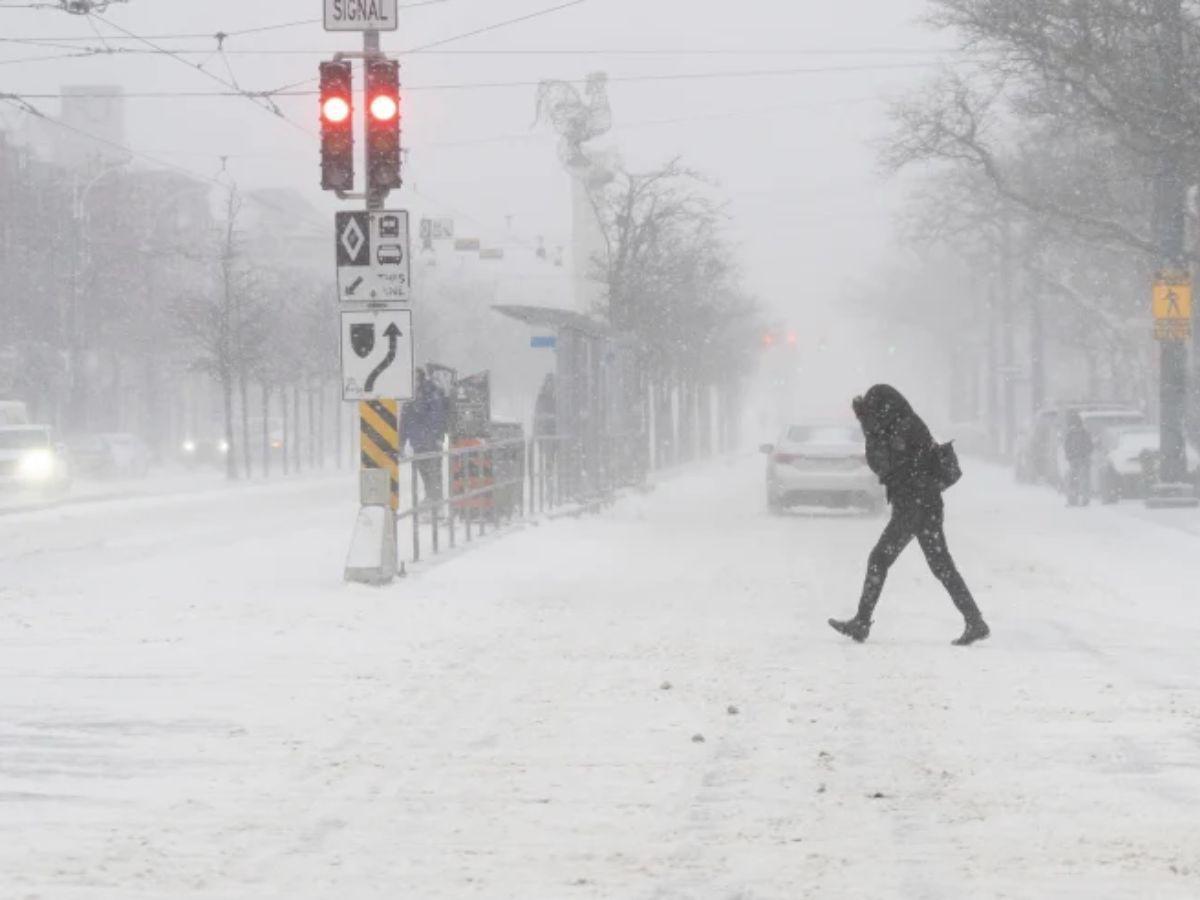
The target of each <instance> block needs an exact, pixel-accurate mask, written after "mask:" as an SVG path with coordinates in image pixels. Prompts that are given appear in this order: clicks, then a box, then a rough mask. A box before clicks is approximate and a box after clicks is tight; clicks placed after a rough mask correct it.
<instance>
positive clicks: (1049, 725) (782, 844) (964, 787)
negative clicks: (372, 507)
mask: <svg viewBox="0 0 1200 900" xmlns="http://www.w3.org/2000/svg"><path fill="white" fill-rule="evenodd" d="M760 467H761V462H760V461H759V460H757V459H747V460H741V461H738V462H736V463H729V464H718V465H714V466H712V467H709V468H705V469H700V470H695V471H693V472H691V473H688V474H686V475H683V476H680V477H677V478H675V479H673V480H671V481H668V482H666V483H664V484H663V485H661V486H660V487H659V489H658V490H657V491H655V492H654V493H652V494H650V495H647V496H639V497H633V498H629V499H626V500H624V501H622V502H621V503H619V504H618V506H617V507H616V508H615V509H613V510H611V511H609V512H607V513H605V514H604V515H602V516H600V517H596V518H591V519H583V520H580V521H561V522H554V523H549V524H544V525H541V526H539V527H526V528H524V529H522V530H519V531H518V532H517V533H515V534H510V535H507V536H505V537H503V538H502V539H500V540H495V541H492V542H490V543H486V544H484V545H482V546H479V547H477V548H475V549H474V550H472V551H471V552H470V553H468V554H464V555H462V556H459V557H457V558H455V559H453V560H450V561H447V562H444V563H443V564H440V565H438V566H436V567H434V568H432V569H430V570H428V571H425V572H423V573H421V574H420V575H419V576H417V577H414V578H411V579H409V580H407V581H405V582H402V583H400V584H398V585H397V586H395V587H393V588H390V589H387V590H382V591H376V590H371V589H368V588H359V587H346V586H343V585H342V584H341V583H340V573H341V564H342V556H343V553H344V550H345V542H346V539H347V537H348V534H349V527H350V522H351V520H352V518H353V515H354V508H353V506H352V505H351V499H352V497H353V494H354V491H353V486H352V485H351V484H350V483H349V482H348V481H346V480H343V479H327V480H318V481H313V482H306V483H301V484H293V485H277V486H270V487H260V488H251V489H247V490H243V491H223V492H218V493H213V494H211V495H194V496H180V497H167V498H158V499H155V498H144V499H138V500H128V501H121V502H116V503H109V504H93V505H83V506H78V507H73V508H63V509H58V510H47V511H43V512H36V513H23V514H17V515H11V516H6V517H4V518H2V519H0V897H3V898H5V900H7V898H34V897H36V898H46V900H60V898H64V900H70V898H84V897H86V898H89V900H90V898H98V900H99V898H102V900H123V898H155V900H159V898H177V897H194V898H204V900H209V898H229V900H235V898H236V900H249V898H254V900H258V898H266V897H280V898H313V900H316V898H321V900H325V898H335V897H336V898H352V900H357V898H388V900H393V898H419V900H440V898H447V900H449V898H471V897H479V898H510V897H511V898H521V900H531V898H547V900H558V898H572V897H581V898H583V897H597V898H618V900H626V898H633V900H683V898H700V900H708V898H714V900H733V898H739V900H767V898H773V900H792V898H799V897H814V898H841V897H862V898H890V897H895V898H955V900H958V898H967V897H970V898H981V897H1012V898H1041V897H1055V898H1061V897H1078V898H1089V900H1091V898H1108V897H1111V898H1118V897H1119V898H1128V897H1137V898H1141V897H1155V898H1176V897H1178V898H1194V897H1197V896H1200V610H1198V608H1197V602H1196V601H1197V596H1196V595H1197V585H1200V552H1198V550H1200V545H1198V544H1197V541H1198V538H1197V537H1196V536H1195V535H1194V534H1193V533H1189V528H1191V527H1192V526H1191V524H1190V523H1191V522H1192V520H1191V519H1188V518H1186V517H1189V516H1191V517H1194V516H1195V513H1194V512H1187V511H1184V512H1178V513H1165V514H1162V515H1158V514H1156V517H1150V518H1148V517H1147V516H1145V515H1143V514H1131V513H1130V511H1128V510H1111V509H1102V508H1092V509H1088V510H1068V509H1065V508H1062V507H1061V506H1060V504H1059V501H1058V500H1057V498H1056V497H1054V496H1053V495H1051V494H1049V493H1048V492H1044V491H1040V490H1036V489H1026V488H1016V487H1014V486H1013V485H1011V484H1010V483H1009V481H1008V479H1007V477H1005V476H1003V475H1001V474H998V473H993V472H991V471H989V470H987V469H984V468H979V467H975V468H973V469H972V470H971V471H970V472H969V477H968V479H967V480H966V481H964V482H963V484H962V486H961V487H956V488H955V489H954V491H953V492H952V494H951V495H950V496H949V504H950V514H949V526H948V527H949V533H950V542H951V547H952V549H953V550H954V552H955V554H956V556H957V557H958V560H959V562H960V564H961V566H962V568H963V570H964V573H965V574H966V576H967V579H968V581H969V582H970V583H971V585H972V587H973V588H974V589H975V592H976V594H977V597H978V599H979V601H980V604H981V606H982V607H983V609H984V612H985V613H986V614H987V616H988V618H989V621H990V622H991V625H992V627H993V632H994V635H993V638H992V639H991V640H990V641H988V642H986V643H984V644H982V645H980V646H978V647H974V648H969V649H966V650H963V649H959V648H953V647H951V646H949V640H950V639H951V638H952V637H954V636H955V635H956V634H957V633H958V631H959V630H960V622H959V621H958V620H957V616H956V614H955V612H954V610H953V607H952V606H951V605H950V603H949V601H948V600H947V599H946V598H945V597H944V596H943V595H942V593H941V591H940V588H939V587H938V585H937V584H936V582H934V581H933V580H932V578H931V577H930V576H929V574H928V573H927V572H926V571H925V569H924V564H923V562H922V560H921V559H920V556H919V553H917V552H915V551H911V550H910V552H909V554H907V555H906V556H905V557H904V558H903V559H902V560H901V562H900V564H899V565H898V566H897V569H896V570H895V572H894V575H893V578H892V580H891V582H890V583H889V586H888V590H887V591H886V592H885V595H884V599H883V602H882V603H881V605H880V609H879V612H878V616H877V625H876V628H875V631H874V633H873V635H872V640H871V641H870V642H869V643H868V644H866V645H863V646H858V645H855V644H852V643H850V642H848V641H845V640H844V639H842V638H839V637H838V636H837V635H835V634H834V633H833V632H832V631H831V630H830V629H829V628H827V627H826V625H825V624H824V623H825V619H826V618H827V617H828V616H830V615H848V614H850V613H851V612H852V611H853V607H854V601H855V596H856V594H857V590H858V586H859V582H860V579H861V573H862V567H863V563H864V560H865V555H866V552H867V550H868V549H869V547H870V545H871V543H872V541H873V540H874V537H875V535H876V532H877V531H878V529H879V527H880V525H881V522H880V521H879V520H870V519H862V518H855V517H843V516H802V515H796V516H789V517H785V518H770V517H768V516H767V515H766V514H765V512H764V510H763V504H762V493H763V492H762V489H761V470H760ZM1170 516H1174V517H1175V519H1169V518H1168V517H1170Z"/></svg>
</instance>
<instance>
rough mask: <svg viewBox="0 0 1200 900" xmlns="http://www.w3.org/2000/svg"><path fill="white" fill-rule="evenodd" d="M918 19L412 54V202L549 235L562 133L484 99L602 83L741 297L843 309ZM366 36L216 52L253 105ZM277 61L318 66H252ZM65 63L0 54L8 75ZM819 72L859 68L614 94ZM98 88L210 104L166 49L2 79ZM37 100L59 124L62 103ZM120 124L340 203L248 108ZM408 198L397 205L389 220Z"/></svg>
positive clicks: (230, 16) (446, 21) (613, 4)
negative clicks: (710, 187) (729, 231)
mask: <svg viewBox="0 0 1200 900" xmlns="http://www.w3.org/2000/svg"><path fill="white" fill-rule="evenodd" d="M21 2H24V0H0V37H3V38H8V39H12V38H20V37H85V36H88V35H90V34H92V30H91V28H90V27H89V24H88V22H87V21H86V20H85V19H81V18H79V17H73V16H69V15H67V14H65V13H63V12H61V11H57V10H53V9H28V10H26V9H17V8H6V7H12V6H13V5H14V4H19V3H21ZM402 2H404V0H402ZM409 2H411V0H409ZM557 2H558V3H561V2H564V0H557ZM554 5H556V0H487V2H483V0H444V2H440V3H432V4H428V5H422V6H418V7H416V8H412V9H408V10H406V11H404V12H403V14H402V23H401V30H400V31H399V32H397V33H395V34H389V35H385V37H384V48H385V49H386V50H389V51H393V52H398V51H401V50H404V49H405V48H410V47H414V46H419V45H421V44H425V43H430V42H433V41H437V40H440V39H443V38H446V37H451V36H454V35H457V34H460V33H463V32H468V31H471V30H474V29H477V28H480V27H482V26H486V25H488V24H491V23H494V22H499V21H502V20H505V19H509V18H513V17H516V16H519V15H522V14H526V13H531V12H536V11H538V10H539V9H544V8H546V7H550V6H554ZM924 8H925V4H924V2H923V0H740V2H722V3H717V2H712V0H585V2H582V3H579V4H578V5H576V6H573V7H571V8H569V9H565V10H562V11H559V12H556V13H554V14H552V15H546V16H544V17H541V18H537V19H533V20H530V21H528V22H524V23H522V24H517V25H513V26H511V27H506V28H501V29H497V30H495V31H492V32H490V33H487V34H483V35H479V36H476V37H472V38H468V39H464V40H460V41H455V42H453V43H449V44H446V45H445V46H444V47H443V48H441V51H442V52H438V53H425V54H413V55H409V56H407V57H404V58H403V59H404V70H403V78H404V82H405V84H406V85H407V86H408V88H409V89H408V91H407V93H406V98H405V135H406V143H407V145H408V146H409V147H410V148H411V156H410V164H409V166H408V169H407V171H406V180H407V181H408V182H409V184H410V185H415V186H416V188H417V190H418V191H419V192H420V194H421V195H422V197H423V198H436V201H437V202H438V203H440V204H443V205H445V206H446V207H447V208H453V209H454V210H455V211H457V212H458V214H459V215H458V217H459V220H460V223H461V224H460V231H461V232H464V233H466V232H470V231H472V230H474V231H479V232H481V233H482V234H483V236H484V237H485V238H486V237H489V234H488V232H489V231H490V232H491V235H490V236H492V237H494V236H496V235H497V234H498V233H499V232H500V231H501V230H502V228H503V223H504V221H505V218H506V216H512V217H513V222H514V229H515V231H517V232H519V233H520V234H521V235H522V236H525V237H531V236H533V235H538V234H545V235H547V237H548V239H549V240H550V241H551V242H554V243H557V242H559V241H560V240H561V238H562V236H563V234H564V231H565V227H566V222H567V212H568V199H567V198H568V194H567V181H566V176H565V175H564V174H563V173H562V172H561V170H560V169H559V167H558V162H557V156H556V151H555V138H554V137H553V136H552V135H551V134H549V133H547V132H546V131H545V130H544V129H539V130H532V129H531V125H532V123H533V113H534V94H535V91H534V88H533V87H531V86H502V87H484V86H480V85H484V84H488V83H505V82H536V81H537V80H539V79H542V78H552V77H553V78H570V79H579V78H582V77H584V76H585V75H586V74H587V73H588V72H590V71H594V70H604V71H607V72H608V73H609V75H610V77H611V78H612V79H613V84H612V85H611V99H612V103H613V108H614V115H615V121H616V126H617V127H616V128H615V129H614V132H613V134H612V140H613V141H614V143H615V144H616V145H617V146H618V147H619V148H620V150H621V152H622V154H623V155H624V157H625V159H626V160H627V162H628V163H629V164H630V165H631V166H633V167H635V168H636V167H647V166H650V165H652V164H654V163H656V162H658V161H661V160H663V159H666V158H669V157H671V156H675V155H680V156H682V157H683V158H684V159H685V160H686V161H687V162H688V163H689V164H691V165H692V166H693V167H695V168H698V169H701V170H703V171H705V172H706V173H708V174H710V175H711V176H712V177H714V178H715V179H716V180H717V181H719V182H720V184H721V185H722V187H723V188H724V190H725V191H726V192H727V194H728V196H729V198H730V200H731V202H732V206H731V212H732V215H733V218H734V231H735V235H736V237H737V240H738V241H739V242H740V245H741V251H742V261H743V263H744V266H745V269H746V273H747V277H748V282H749V284H750V286H751V287H752V288H753V289H754V290H755V291H756V292H757V293H758V294H759V295H760V296H761V297H762V298H763V300H764V301H766V302H767V303H768V304H770V305H771V306H772V307H774V308H776V309H781V310H788V312H789V313H790V314H792V315H794V316H795V317H797V318H798V319H801V320H802V319H803V317H804V316H805V315H807V314H808V312H807V310H809V309H811V308H815V307H820V308H823V309H828V308H829V307H831V306H833V305H835V304H836V302H837V298H838V295H839V291H840V289H841V286H842V285H843V283H844V282H845V281H846V280H848V279H851V280H854V279H860V278H861V277H862V275H863V273H864V272H866V271H869V270H870V268H871V267H872V265H873V264H874V263H875V261H876V260H878V259H879V258H880V256H881V255H882V254H883V253H884V252H885V249H886V243H887V239H888V237H889V233H890V228H891V221H890V219H891V215H890V213H891V210H892V208H893V207H894V204H895V200H896V197H897V194H898V190H897V188H896V186H895V185H891V184H889V183H887V182H886V181H885V180H883V179H882V178H881V177H880V176H879V174H878V172H877V166H876V162H875V155H874V151H873V150H872V148H871V146H870V142H871V141H872V140H873V139H876V138H878V137H879V136H880V135H881V134H882V133H883V132H884V130H885V128H886V125H885V121H884V118H883V110H884V108H885V104H884V102H883V98H886V97H888V96H894V95H896V94H898V93H901V92H903V91H904V90H905V89H906V88H908V87H910V86H912V85H914V84H917V83H919V82H920V80H921V79H922V78H924V77H926V76H927V75H928V74H929V73H930V72H931V71H932V68H931V66H927V65H926V64H931V63H934V62H935V61H936V60H937V58H938V57H937V55H936V54H935V53H921V52H917V51H924V50H933V49H935V48H936V47H937V46H939V43H938V42H939V38H938V36H937V35H933V34H931V33H930V32H928V31H927V30H925V29H924V28H923V27H921V26H920V24H919V22H918V17H919V15H920V14H921V13H922V12H923V10H924ZM320 12H321V4H320V2H319V0H128V2H127V3H121V4H118V3H114V4H113V5H112V6H110V8H109V10H108V12H107V13H106V14H105V15H106V17H107V18H108V19H110V20H111V21H112V22H113V23H116V24H118V25H120V26H121V27H122V28H125V29H128V30H130V31H133V32H136V33H138V34H143V35H166V34H177V33H196V34H211V33H215V32H217V31H223V32H229V33H232V32H237V31H239V30H242V29H248V28H256V27H260V26H269V25H275V24H279V23H285V22H292V21H295V20H297V19H305V18H313V19H316V18H319V16H320ZM101 28H102V30H104V29H103V26H101ZM107 33H112V32H107ZM91 43H93V44H97V43H98V41H92V42H91ZM160 43H161V44H162V45H164V46H169V47H172V48H186V49H187V50H189V51H203V50H211V49H213V48H214V47H215V41H213V40H209V39H189V40H184V41H179V40H173V41H167V40H162V41H160ZM357 43H358V38H357V36H356V35H328V34H326V33H325V32H324V31H323V30H322V28H321V26H320V25H319V24H313V25H306V26H302V27H297V28H291V29H285V30H278V31H265V32H260V33H255V34H247V35H239V36H235V37H232V38H230V39H229V40H228V42H227V44H226V47H227V48H228V49H229V50H230V51H231V53H230V54H229V56H228V57H227V59H228V63H229V65H230V66H231V67H232V71H233V74H234V75H235V76H236V78H237V80H238V83H239V84H241V85H242V87H244V88H247V89H252V90H257V89H271V88H277V87H279V86H281V85H284V84H289V83H295V82H299V81H303V80H305V79H307V78H310V77H312V76H313V75H314V74H315V72H316V67H317V63H318V61H319V60H320V59H321V58H322V52H323V51H327V52H332V51H333V50H337V49H354V48H355V47H356V45H357ZM114 46H124V47H139V46H140V45H138V44H134V43H131V42H128V41H125V42H122V43H119V44H114ZM141 49H145V48H144V47H141ZM269 50H273V51H282V50H301V51H312V52H310V53H300V54H296V55H288V54H279V53H276V54H272V55H255V53H257V52H258V51H269ZM246 51H254V53H249V54H247V53H246ZM483 51H505V52H503V53H496V52H483ZM534 51H536V52H534ZM558 51H595V52H588V53H581V52H558ZM632 51H656V52H655V53H635V52H632ZM57 52H59V51H58V50H56V49H54V48H45V49H40V48H33V47H29V46H24V45H21V44H12V43H8V44H0V60H18V59H21V58H24V57H29V56H38V55H50V54H53V53H57ZM204 58H205V57H204V56H188V59H190V60H192V61H194V62H200V61H203V60H204ZM208 67H209V69H210V71H213V72H215V73H217V74H219V75H221V76H222V77H228V75H229V70H228V69H226V67H225V61H223V60H221V59H210V60H209V63H208ZM828 67H855V68H858V67H861V68H860V69H859V70H858V71H842V72H824V73H820V72H810V73H805V74H795V75H778V76H762V77H740V78H737V77H724V78H695V79H685V80H668V81H657V82H655V81H640V82H622V81H621V80H620V79H622V78H624V77H629V76H638V75H650V74H655V75H657V74H699V73H714V72H746V71H748V70H763V69H771V70H778V69H813V68H828ZM89 82H95V83H101V84H104V83H111V84H118V85H122V86H123V87H124V88H125V89H126V90H127V91H130V92H133V91H137V90H154V91H206V90H212V89H215V90H220V89H221V88H220V85H218V84H216V83H215V82H213V81H211V80H209V79H207V78H206V77H204V76H203V75H202V74H200V73H199V72H197V71H195V70H193V69H191V68H189V67H187V66H185V65H182V64H181V63H179V62H178V61H176V60H174V59H172V58H169V57H164V56H156V55H142V56H116V55H110V56H94V57H89V58H84V59H78V60H56V61H44V62H19V63H4V64H0V84H2V85H3V87H2V90H4V91H7V92H12V93H54V92H55V91H57V90H58V89H59V88H60V86H61V85H65V84H86V83H89ZM449 85H459V86H460V87H454V88H451V87H448V86H449ZM461 85H474V86H470V87H461ZM36 105H37V106H39V107H40V108H42V109H44V110H46V111H47V112H50V113H56V112H57V101H55V100H52V99H47V100H39V101H36ZM280 105H281V107H282V108H283V109H284V110H285V111H286V113H287V114H288V115H289V116H290V117H291V118H292V119H293V120H294V121H296V122H298V123H301V124H302V125H303V126H304V128H306V129H308V130H309V131H311V132H313V134H315V128H316V100H315V98H313V97H297V98H285V99H282V100H281V101H280ZM127 115H128V142H129V144H130V145H131V146H132V147H133V148H135V149H137V150H141V151H145V152H148V153H151V154H156V155H161V156H163V157H164V158H167V159H170V160H171V161H172V162H175V163H177V164H181V165H184V166H186V167H188V168H190V169H193V170H195V171H197V172H201V173H205V174H212V173H214V172H215V171H216V170H217V168H218V162H217V157H218V156H220V155H227V156H230V157H232V159H231V161H230V163H229V166H230V171H231V172H232V174H233V175H234V176H235V177H236V178H237V179H238V181H239V183H240V184H242V185H244V186H246V187H260V186H268V185H270V186H292V187H296V188H299V189H300V190H302V191H304V192H305V193H306V194H307V195H308V196H309V197H310V198H311V199H312V201H313V202H314V204H315V205H317V206H318V207H320V208H328V209H332V208H333V204H332V203H330V202H329V201H328V199H327V198H325V197H323V195H322V194H321V193H320V191H319V190H318V189H317V146H316V142H315V137H313V136H311V135H306V134H304V133H302V131H300V130H298V129H296V128H293V127H291V126H288V125H286V124H283V123H281V122H279V121H278V120H276V119H274V118H273V117H272V116H270V115H268V114H267V113H265V112H263V111H261V110H259V109H256V108H255V107H254V106H253V105H252V104H251V103H250V102H249V101H248V100H244V99H240V98H213V99H196V98H190V99H185V98H179V99H131V100H130V101H129V108H128V113H127ZM408 190H409V188H407V187H406V192H407V191H408ZM405 202H406V200H405V198H404V195H403V193H402V195H401V197H400V198H399V203H398V204H394V205H402V204H404V203H405ZM429 202H430V201H429V200H428V199H425V200H424V201H423V202H419V204H418V205H420V206H422V207H427V205H428V203H429ZM466 216H470V217H471V218H470V219H466V218H465V217H466Z"/></svg>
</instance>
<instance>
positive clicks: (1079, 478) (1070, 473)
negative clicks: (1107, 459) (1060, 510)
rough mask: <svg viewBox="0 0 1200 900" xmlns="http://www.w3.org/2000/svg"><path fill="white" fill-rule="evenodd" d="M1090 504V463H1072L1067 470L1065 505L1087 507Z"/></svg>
mask: <svg viewBox="0 0 1200 900" xmlns="http://www.w3.org/2000/svg"><path fill="white" fill-rule="evenodd" d="M1091 502H1092V466H1091V463H1089V462H1087V461H1084V462H1073V463H1071V466H1070V468H1069V469H1068V470H1067V505H1068V506H1087V505H1088V504H1089V503H1091Z"/></svg>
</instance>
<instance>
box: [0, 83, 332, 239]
mask: <svg viewBox="0 0 1200 900" xmlns="http://www.w3.org/2000/svg"><path fill="white" fill-rule="evenodd" d="M0 102H5V103H8V104H9V105H11V106H15V107H16V108H17V109H20V110H21V111H22V112H24V113H26V114H27V115H31V116H33V117H35V118H37V119H39V120H41V121H43V122H45V123H47V124H49V125H52V126H54V127H56V128H60V129H62V130H64V131H67V132H70V133H71V134H74V135H76V136H77V137H82V138H85V139H87V140H89V141H93V142H95V143H97V144H100V145H102V146H105V147H108V148H109V149H111V150H116V151H118V152H119V153H123V154H128V156H129V157H130V158H131V159H140V160H142V161H143V162H147V163H150V164H151V165H153V166H156V167H158V168H162V169H168V170H171V171H174V172H177V173H178V174H180V175H185V176H187V177H188V178H192V179H195V180H196V181H200V182H204V183H205V184H211V185H213V186H215V187H219V188H222V189H224V190H226V191H229V190H233V188H232V187H231V186H230V185H229V184H228V183H226V182H224V181H222V180H220V179H219V178H218V177H214V176H211V175H205V174H203V173H201V172H197V171H195V170H194V169H190V168H188V167H187V166H181V165H179V164H178V163H174V162H171V161H170V160H169V159H166V158H164V156H165V155H158V154H151V153H146V152H144V151H141V150H135V149H134V148H132V147H130V146H128V145H127V144H122V143H120V142H119V141H114V140H112V139H111V138H106V137H103V136H102V135H98V134H95V133H94V132H91V131H88V130H86V129H84V128H80V127H79V126H77V125H72V124H71V123H70V122H65V121H63V120H62V119H58V118H54V117H52V116H47V115H46V114H45V113H43V112H42V111H41V110H40V109H38V108H37V107H36V106H34V105H33V104H32V103H29V102H28V101H27V100H25V99H24V98H22V97H19V96H17V95H14V94H5V93H0ZM218 158H220V157H218ZM242 196H243V197H246V198H247V199H249V200H250V201H251V202H253V203H256V204H258V205H259V206H262V207H265V208H267V209H270V210H273V211H275V212H278V213H282V214H285V215H290V214H291V213H290V211H289V210H285V209H282V208H280V207H279V206H277V205H275V204H273V203H271V202H270V201H269V200H266V199H265V198H263V197H261V196H256V195H254V194H248V193H245V192H242ZM310 221H311V224H312V227H313V228H321V229H323V228H324V227H325V223H324V222H320V223H318V222H317V221H316V220H315V219H313V220H310ZM322 233H323V232H322Z"/></svg>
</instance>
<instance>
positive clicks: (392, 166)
mask: <svg viewBox="0 0 1200 900" xmlns="http://www.w3.org/2000/svg"><path fill="white" fill-rule="evenodd" d="M366 70H367V112H368V115H367V191H368V193H370V194H374V195H375V196H383V195H386V194H387V192H388V191H391V190H394V189H396V188H398V187H400V184H401V181H400V64H399V63H398V62H396V61H395V60H391V59H372V60H368V61H367V66H366Z"/></svg>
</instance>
